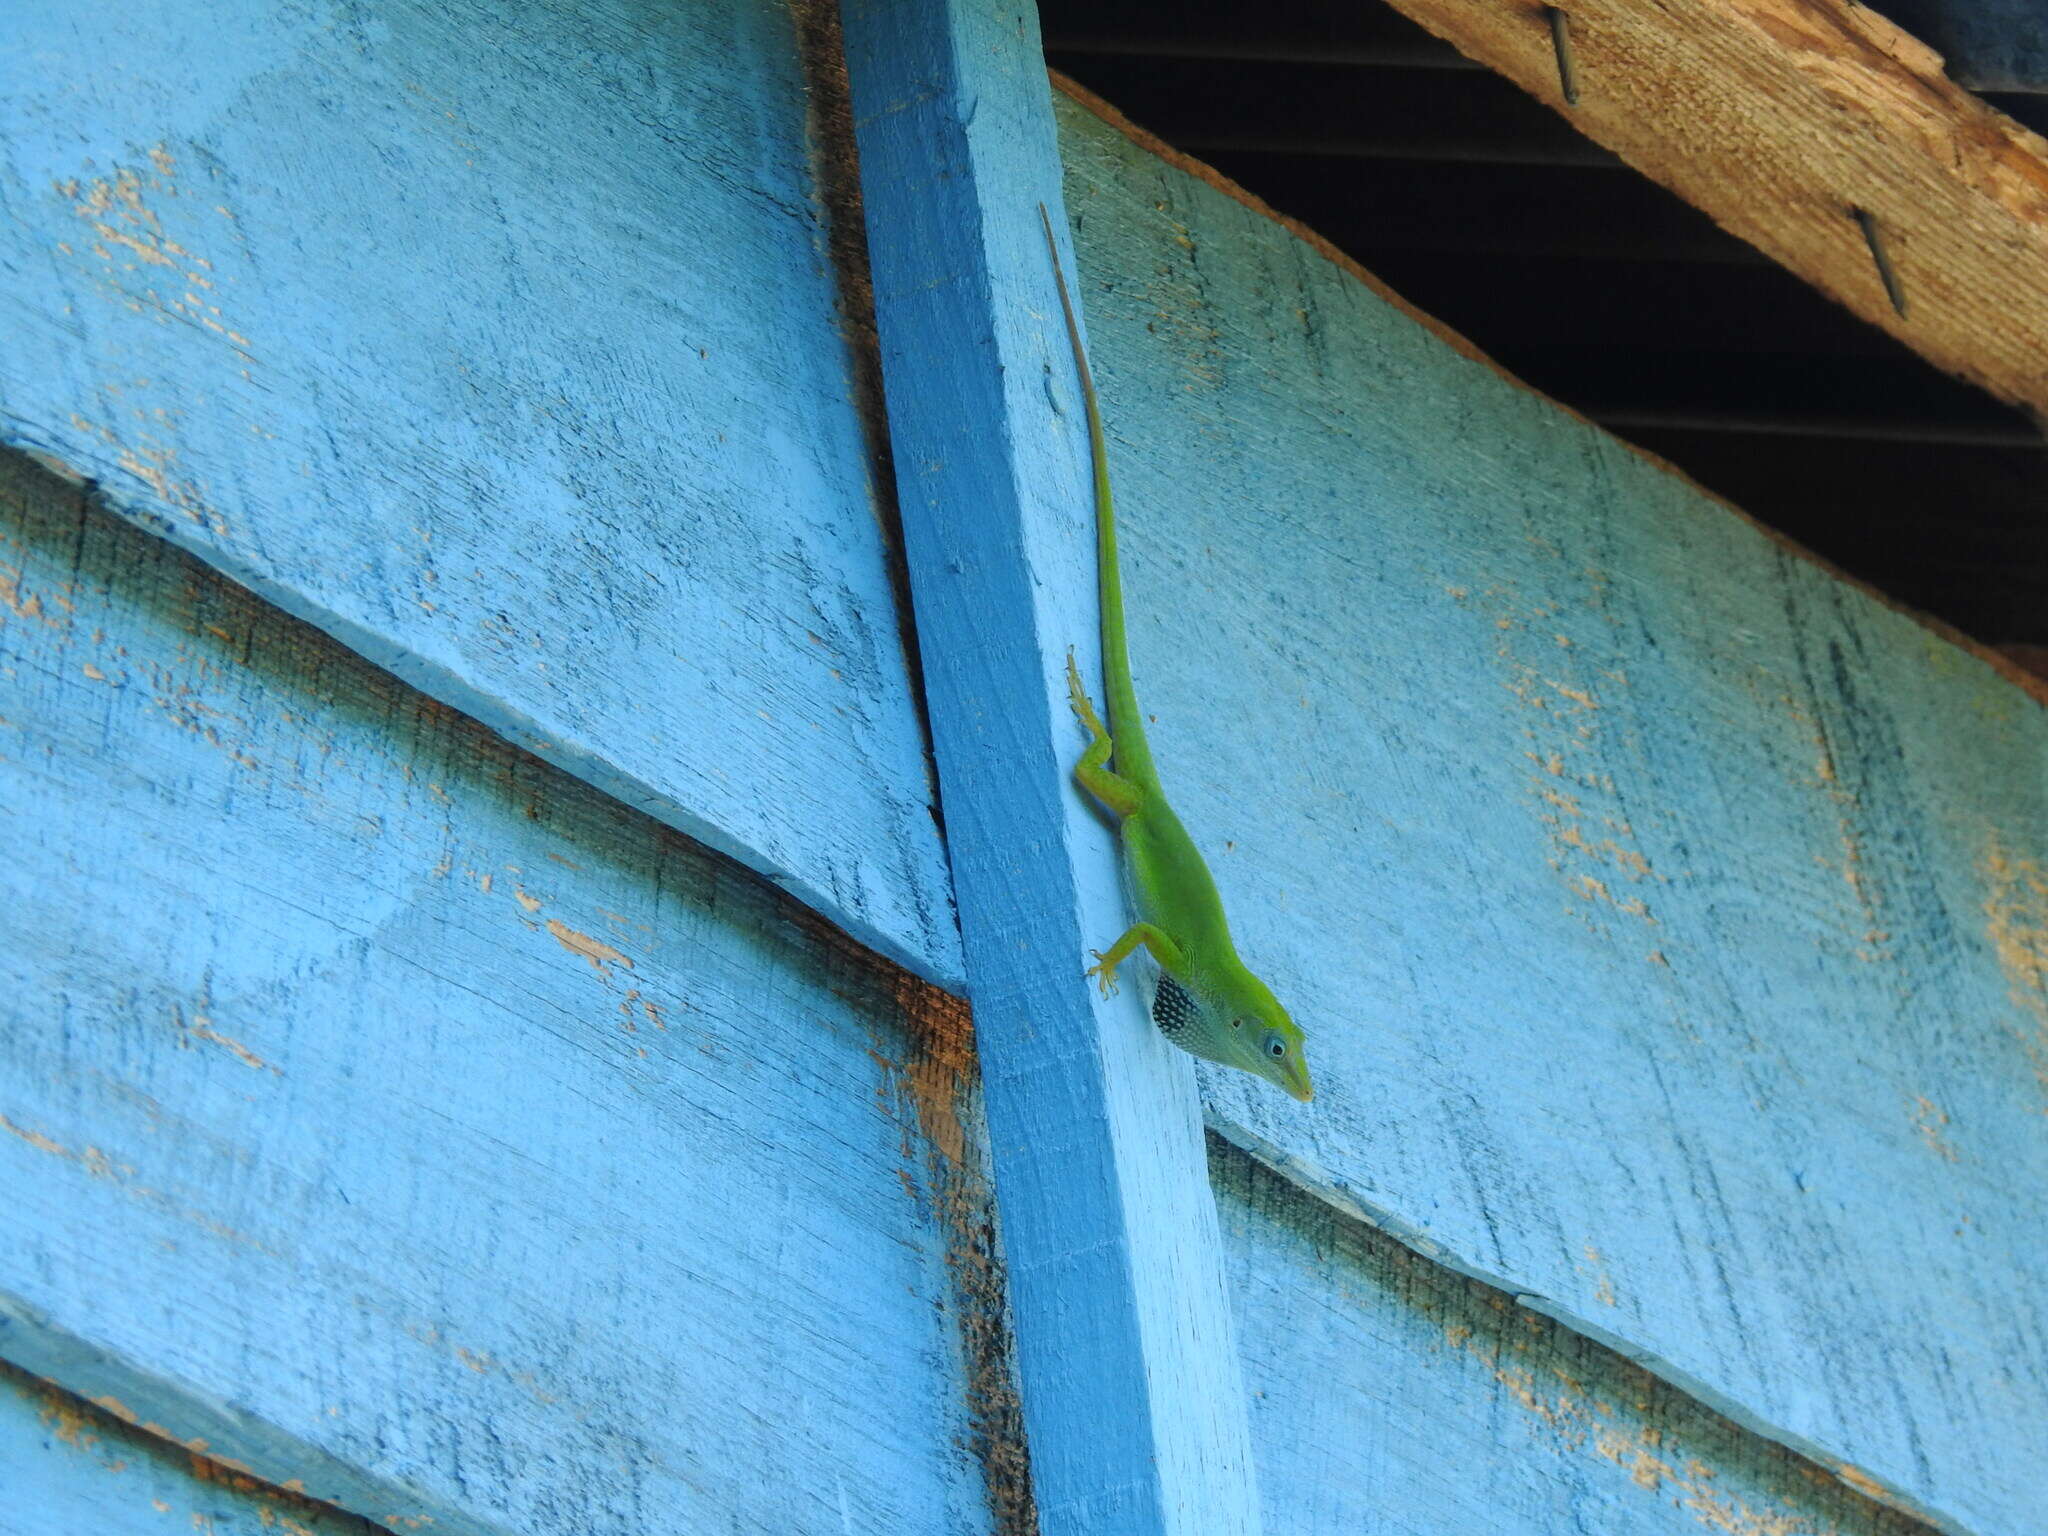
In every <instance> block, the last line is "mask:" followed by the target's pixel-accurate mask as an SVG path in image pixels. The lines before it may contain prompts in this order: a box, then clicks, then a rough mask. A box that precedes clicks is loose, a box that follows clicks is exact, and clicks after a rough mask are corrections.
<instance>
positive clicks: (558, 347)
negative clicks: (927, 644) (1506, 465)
mask: <svg viewBox="0 0 2048 1536" xmlns="http://www.w3.org/2000/svg"><path fill="white" fill-rule="evenodd" d="M0 103H4V105H0V276H4V280H0V334H4V335H5V337H6V345H5V346H4V347H0V442H4V443H6V444H8V445H11V446H14V447H18V448H25V449H30V450H34V451H36V452H38V453H41V454H45V455H49V456H51V457H53V458H55V459H57V460H60V461H62V462H63V463H65V464H68V465H70V466H72V467H73V468H74V469H75V470H76V471H77V472H79V473H82V474H84V475H87V476H90V477H91V478H92V479H94V480H96V481H98V482H99V483H100V484H101V485H102V486H103V488H104V494H105V496H106V499H107V502H108V504H109V505H110V506H112V507H113V508H114V509H115V510H117V511H119V512H121V513H122V514H123V515H126V516H129V517H132V518H134V519H135V520H136V521H138V522H139V523H141V524H143V525H144V526H147V527H149V528H151V529H153V530H154V531H156V532H158V533H161V534H164V535H166V536H168V537H170V538H172V539H175V540H177V541H178V542H180V543H181V544H183V545H185V546H186V547H187V548H189V549H191V550H193V551H195V552H196V553H198V554H199V555H200V556H202V557H203V558H204V559H206V560H207V561H208V562H210V563H211V564H213V565H215V566H216V567H218V568H219V569H221V570H223V571H226V572H227V573H228V574H230V575H232V576H234V577H235V578H236V579H237V580H239V581H242V582H243V583H245V584H246V585H248V586H250V587H251V588H253V589H254V590H256V591H257V592H259V593H261V594H262V595H263V596H265V597H267V598H269V599H270V600H271V601H272V602H275V603H277V604H278V605H279V606H281V607H283V608H285V609H286V610H287V611H289V612H291V613H294V614H297V615H299V616H300V617H302V618H305V619H308V620H310V621H311V622H313V623H315V624H317V625H319V626H320V627H322V628H324V629H326V630H327V631H328V632H329V633H331V634H333V635H335V636H337V637H338V638H340V639H341V640H342V641H343V642H344V643H346V644H348V645H349V646H351V647H353V648H354V649H356V650H358V651H360V652H362V653H363V654H364V655H366V656H368V657H369V658H370V659H371V660H373V661H375V662H376V663H378V664H379V665H380V666H383V667H386V668H388V669H390V670H391V671H393V672H394V673H396V674H397V675H399V676H400V677H403V678H404V679H406V680H407V681H409V682H411V683H413V684H415V685H416V686H418V687H421V688H423V689H425V690H426V691H428V692H430V693H432V694H433V695H434V696H436V697H438V698H440V699H441V700H443V701H444V702H447V703H451V704H454V705H456V706H457V707H459V708H462V709H464V710H466V711H468V712H469V713H470V714H472V715H474V716H475V717H477V718H478V719H481V720H483V721H484V722H485V723H486V724H488V725H490V726H492V727H493V728H494V729H497V730H499V731H501V732H503V733H505V734H506V735H507V736H508V737H509V738H510V739H512V740H513V741H515V742H516V743H517V744H519V745H521V746H524V747H527V748H529V749H530V750H532V751H534V752H536V753H538V754H539V755H541V756H543V757H545V758H548V759H549V760H550V761H553V762H555V763H557V764H559V765H561V766H564V767H566V768H568V769H569V770H570V771H572V772H574V773H576V774H578V775H580V776H582V777H584V778H587V779H589V780H591V781H592V782H593V783H596V784H598V785H599V786H600V787H602V788H604V789H605V790H607V791H608V792H609V793H611V794H613V795H615V796H617V797H619V798H621V799H623V800H625V801H627V802H628V803H630V804H633V805H635V806H637V807H639V808H641V809H643V810H646V811H647V812H649V813H650V814H652V815H654V816H656V817H658V818H659V819H661V820H663V821H665V822H667V823H668V824H669V825H671V826H674V827H677V828H679V829H681V830H682V831H684V832H687V833H689V834H690V835H691V836H693V837H695V838H697V839H699V840H700V841H703V842H705V843H708V844H710V845H711V846H713V847H715V848H718V849H720V850H721V851H723V852H726V853H728V854H731V855H732V856H734V857H736V858H738V859H740V860H741V861H742V862H744V863H746V864H747V865H749V866H750V867H752V868H754V869H756V870H759V871H761V872H763V873H765V874H767V875H769V876H770V878H772V879H774V880H776V881H777V882H778V883H779V884H781V885H783V886H784V887H785V888H786V889H788V890H790V891H791V892H793V893H794V894H796V895H797V896H798V897H800V898H801V899H802V900H804V901H805V902H807V903H809V904H811V905H813V906H814V907H816V908H817V909H818V910H819V911H821V912H823V913H824V914H825V915H826V916H828V917H829V918H831V919H832V921H833V922H835V923H837V924H838V925H840V926H841V927H843V928H845V929H846V930H847V931H849V932H851V933H853V934H855V935H856V936H858V937H859V938H860V939H861V940H862V941H863V942H865V943H868V944H870V945H871V946H873V947H875V948H877V949H879V950H881V951H882V952H883V953H885V954H888V955H890V956H891V957H893V958H895V959H898V960H900V961H901V962H903V963H904V964H906V965H909V966H910V967H912V968H913V969H915V970H916V971H918V972H919V973H920V974H921V975H924V976H926V977H927V978H930V979H933V980H936V981H939V982H941V983H950V984H952V985H954V986H955V987H956V989H957V986H958V982H959V976H960V971H959V959H958V936H957V933H956V931H955V928H954V922H953V918H952V915H951V913H950V911H949V908H948V900H949V896H948V885H947V878H946V872H945V864H944V856H943V852H942V850H941V847H940V842H939V837H938V832H937V829H936V827H935V825H934V822H933V816H932V798H931V785H930V770H929V765H928V762H927V759H926V754H925V751H924V746H923V740H922V735H921V727H920V724H919V720H918V715H917V708H916V703H915V700H914V698H913V694H912V689H911V686H910V683H909V680H908V673H907V667H906V660H905V650H906V645H905V638H904V635H903V633H902V630H901V626H900V624H899V618H898V614H897V612H896V607H895V603H894V600H893V597H892V594H891V589H890V581H889V576H888V570H887V560H888V558H889V557H888V553H887V550H886V548H885V543H886V541H885V536H884V532H883V527H882V522H881V515H880V505H879V503H878V500H877V497H878V495H880V494H881V493H882V490H881V488H879V487H877V486H876V485H874V484H872V483H871V477H872V465H871V456H870V445H869V444H867V443H866V442H864V440H863V437H862V433H861V428H860V424H859V419H858V415H857V411H856V407H855V401H854V399H853V395H854V393H855V371H854V368H853V365H852V361H851V358H850V356H849V348H848V345H847V342H846V340H845V338H844V337H843V336H842V334H841V332H840V327H839V324H838V322H837V320H836V318H835V313H834V305H835V301H836V297H837V295H836V292H835V286H834V274H833V271H832V267H831V263H830V261H829V259H828V253H827V241H826V233H827V232H826V228H825V217H824V213H823V210H822V207H821V206H820V205H819V203H818V202H817V196H816V185H815V182H816V178H815V176H814V171H813V166H812V163H811V155H812V152H813V148H814V146H812V145H811V144H810V143H809V142H808V141H807V130H806V123H807V112H808V105H809V103H808V98H807V95H806V82H805V77H804V73H803V70H802V68H801V65H800V60H799V56H798V46H797V35H796V31H795V28H794V25H793V23H792V20H791V17H790V14H789V11H788V9H787V8H786V7H785V6H782V5H779V4H776V3H773V0H709V3H705V4H696V5H691V6H688V7H686V8H684V9H681V10H673V9H667V8H662V7H648V6H645V5H641V4H639V3H637V0H574V3H570V0H541V3H535V4H526V5H517V6H476V5H460V6H454V7H450V6H446V5H440V4H435V3H428V0H352V3H346V4H341V5H336V6H310V7H308V6H301V7H290V6H287V7H283V8H279V7H277V6H275V5H270V4H267V3H261V0H220V3H215V4H209V5H205V6H198V7H195V6H188V5H172V4H167V3H159V0H141V3H138V4H136V5H123V6H119V7H106V6H100V5H94V4H90V3H69V0H52V3H46V4H41V5H26V6H10V7H8V8H6V10H5V13H4V19H0Z"/></svg>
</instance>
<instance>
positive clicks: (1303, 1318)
mask: <svg viewBox="0 0 2048 1536" xmlns="http://www.w3.org/2000/svg"><path fill="white" fill-rule="evenodd" d="M1211 1152H1212V1167H1213V1170H1214V1175H1215V1188H1216V1194H1217V1199H1218V1202H1219V1204H1220V1205H1221V1208H1222V1212H1223V1231H1224V1237H1225V1241H1226V1243H1227V1245H1228V1247H1229V1251H1230V1282H1231V1284H1230V1294H1231V1300H1232V1302H1233V1303H1234V1304H1235V1307H1236V1312H1237V1322H1238V1337H1239V1338H1240V1339H1241V1340H1242V1341H1243V1344H1244V1372H1245V1385H1246V1386H1247V1387H1248V1388H1249V1389H1250V1390H1251V1393H1252V1433H1253V1444H1254V1447H1255V1449H1256V1451H1257V1453H1258V1457H1259V1481H1260V1487H1261V1488H1262V1489H1263V1490H1264V1491H1265V1503H1266V1530H1267V1532H1268V1533H1269V1536H1293V1533H1300V1536H1325V1533H1329V1532H1340V1531H1370V1532H1372V1533H1373V1536H1464V1533H1467V1532H1470V1533H1473V1536H1481V1533H1483V1536H1557V1533H1559V1532H1568V1531H1569V1532H1581V1531H1583V1532H1596V1533H1598V1536H1709V1533H1711V1536H1926V1531H1927V1527H1926V1526H1924V1525H1922V1524H1920V1523H1919V1522H1918V1521H1915V1520H1912V1519H1909V1518H1908V1517H1907V1516H1905V1515H1902V1514H1899V1513H1897V1512H1895V1511H1893V1510H1890V1509H1887V1508H1885V1507H1884V1506H1882V1505H1880V1504H1877V1503H1875V1502H1873V1501H1872V1500H1870V1499H1868V1498H1865V1497H1863V1496H1862V1495H1860V1494H1857V1493H1855V1492H1852V1491H1851V1490H1850V1489H1849V1488H1848V1487H1846V1486H1845V1485H1843V1484H1842V1483H1841V1482H1839V1481H1837V1480H1836V1479H1834V1478H1833V1477H1831V1476H1829V1475H1828V1473H1827V1472H1826V1471H1824V1470H1822V1469H1820V1468H1818V1467H1815V1466H1814V1465H1813V1464H1812V1463H1811V1462H1807V1461H1804V1460H1802V1459H1801V1458H1799V1457H1797V1456H1795V1455H1794V1454H1793V1453H1792V1452H1790V1451H1788V1450H1786V1449H1785V1448H1784V1447H1783V1446H1780V1445H1777V1444H1775V1443H1773V1442H1771V1441H1769V1440H1766V1439H1763V1438H1762V1437H1761V1436H1757V1435H1753V1434H1750V1433H1748V1432H1747V1431H1745V1430H1743V1429H1741V1428H1739V1427H1738V1426H1736V1425H1735V1424H1733V1423H1731V1422H1730V1421H1729V1420H1727V1419H1725V1418H1722V1417H1721V1416H1720V1415H1719V1414H1716V1413H1713V1412H1711V1411H1710V1410H1708V1409H1706V1408H1703V1407H1701V1406H1700V1405H1699V1404H1698V1403H1697V1402H1695V1401H1693V1400H1692V1399H1691V1398H1689V1397H1687V1396H1686V1395H1685V1394H1683V1393H1681V1392H1679V1391H1678V1390H1677V1389H1675V1388H1673V1387H1671V1386H1668V1385H1666V1384H1665V1383H1664V1382H1661V1381H1659V1380H1657V1379H1656V1378H1655V1377H1654V1376H1652V1375H1650V1373H1649V1372H1647V1371H1645V1370H1643V1369H1642V1368H1641V1367H1639V1366H1635V1365H1631V1364H1630V1363H1629V1362H1628V1361H1626V1360H1624V1359H1623V1358H1622V1357H1621V1356H1619V1355H1617V1354H1615V1353H1614V1352H1613V1351H1611V1350H1608V1349H1606V1348H1604V1347H1602V1346H1601V1345H1598V1344H1595V1343H1593V1342H1591V1341H1590V1340H1588V1339H1586V1338H1584V1337H1583V1336H1581V1335H1578V1334H1575V1333H1573V1332H1571V1331H1570V1330H1569V1329H1567V1328H1565V1327H1563V1326H1562V1325H1560V1324H1558V1323H1555V1322H1553V1321H1552V1320H1551V1319H1549V1318H1547V1317H1544V1316H1543V1315H1542V1314H1540V1313H1536V1312H1532V1311H1529V1310H1528V1309H1527V1308H1524V1307H1519V1306H1516V1305H1515V1304H1514V1301H1513V1298H1511V1297H1509V1296H1507V1295H1506V1294H1505V1293H1503V1292H1501V1291H1497V1290H1494V1289H1493V1288H1492V1287H1490V1286H1487V1285H1484V1284H1482V1283H1480V1282H1479V1281H1476V1280H1469V1279H1465V1278H1463V1277H1462V1276H1459V1275H1456V1274H1453V1273H1452V1272H1451V1271H1449V1270H1447V1269H1444V1268H1443V1267H1441V1266H1440V1265H1437V1264H1435V1263H1432V1262H1431V1261H1430V1260H1428V1259H1425V1258H1421V1257H1419V1256H1418V1255H1416V1254H1415V1253H1413V1252H1412V1251H1410V1250H1409V1249H1407V1248H1404V1247H1402V1246H1401V1245H1400V1244H1398V1243H1396V1242H1395V1241H1394V1240H1393V1239H1392V1238H1389V1237H1387V1236H1386V1235H1384V1234H1382V1233H1379V1232H1375V1231H1373V1230H1372V1229H1371V1228H1370V1227H1368V1226H1366V1225H1365V1224H1364V1223H1363V1222H1359V1221H1354V1220H1352V1219H1350V1218H1348V1217H1345V1216H1342V1215H1339V1214H1338V1213H1337V1212H1335V1211H1333V1210H1332V1209H1331V1208H1330V1207H1329V1206H1328V1205H1325V1204H1323V1203H1322V1202H1321V1201H1319V1200H1317V1199H1316V1198H1315V1197H1314V1196H1312V1195H1309V1194H1308V1193H1306V1192H1305V1191H1303V1190H1301V1189H1300V1188H1298V1187H1297V1186H1295V1185H1294V1184H1293V1183H1291V1182H1290V1181H1289V1180H1287V1179H1286V1178H1285V1177H1284V1176H1282V1175H1280V1174H1277V1173H1275V1172H1273V1171H1272V1170H1271V1169H1269V1168H1266V1167H1265V1166H1263V1165H1262V1164H1260V1163H1258V1162H1256V1161H1255V1160H1254V1159H1252V1158H1251V1157H1250V1156H1248V1155H1247V1154H1246V1153H1244V1152H1242V1151H1240V1150H1238V1149H1237V1148H1235V1147H1232V1146H1230V1145H1229V1144H1227V1143H1224V1142H1221V1141H1217V1142H1212V1143H1211Z"/></svg>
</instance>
